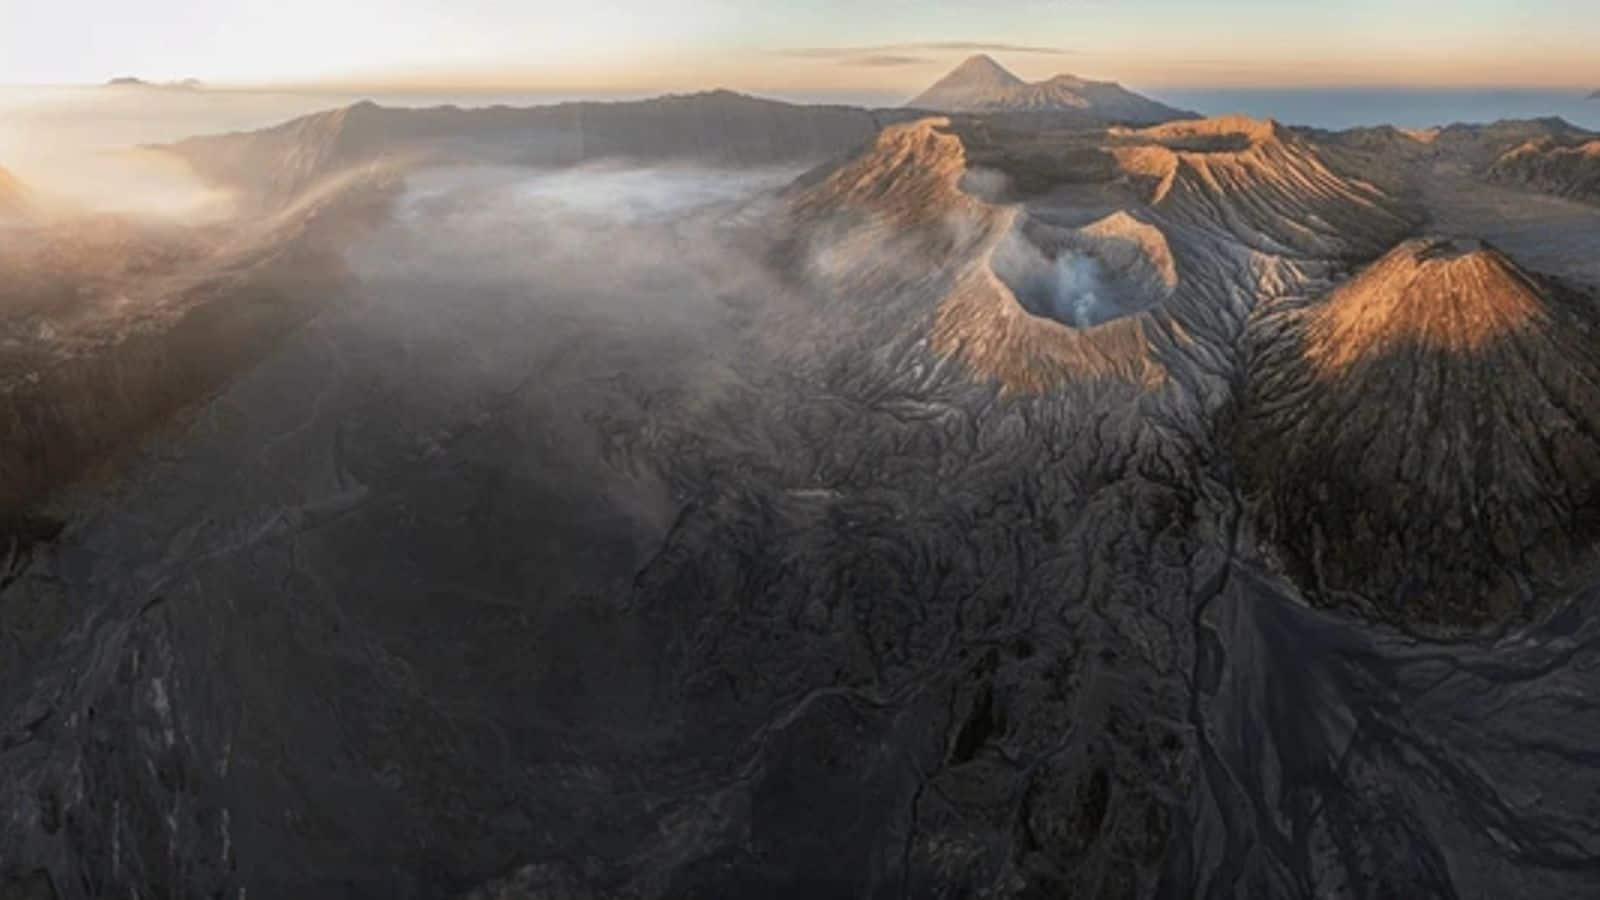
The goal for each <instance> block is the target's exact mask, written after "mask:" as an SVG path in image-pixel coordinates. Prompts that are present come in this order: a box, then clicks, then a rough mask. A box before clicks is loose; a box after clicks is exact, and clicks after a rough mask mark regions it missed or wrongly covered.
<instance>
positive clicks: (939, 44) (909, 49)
mask: <svg viewBox="0 0 1600 900" xmlns="http://www.w3.org/2000/svg"><path fill="white" fill-rule="evenodd" d="M774 52H775V53H776V54H777V55H778V56H789V57H795V58H799V59H831V60H839V61H840V62H844V63H848V64H852V65H874V64H877V65H909V64H911V63H912V62H913V61H914V62H927V61H928V60H926V59H922V58H920V57H915V56H911V55H910V54H914V53H1032V54H1039V55H1045V56H1065V55H1067V54H1069V53H1071V52H1072V51H1071V50H1068V49H1066V48H1065V47H1046V46H1038V45H1032V44H995V43H984V42H977V41H924V42H919V43H906V44H877V45H872V46H865V47H790V48H786V49H783V50H776V51H774ZM869 59H879V60H887V59H894V60H897V62H895V63H867V62H864V61H865V60H869Z"/></svg>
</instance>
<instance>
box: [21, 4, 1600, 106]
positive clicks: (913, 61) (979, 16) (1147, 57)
mask: <svg viewBox="0 0 1600 900" xmlns="http://www.w3.org/2000/svg"><path fill="white" fill-rule="evenodd" d="M1596 3H1597V0H1320V2H1303V0H1209V2H1195V0H989V2H977V0H783V2H779V0H586V2H578V0H564V2H560V3H557V2H551V0H0V84H90V83H99V82H103V81H105V80H107V79H109V78H112V77H115V76H137V77H141V78H145V79H148V80H176V79H180V78H190V77H193V78H199V79H201V80H203V81H205V82H207V83H208V84H211V85H214V86H237V87H263V86H276V87H342V86H356V87H361V88H368V89H371V88H379V87H389V88H394V89H397V90H425V89H440V90H452V91H462V90H484V91H548V92H553V93H560V92H566V93H574V94H577V93H585V92H587V93H596V94H603V93H629V92H650V91H676V90H698V89H706V88H711V87H727V88H731V89H735V90H744V91H750V92H757V93H767V94H774V95H789V96H827V95H839V96H844V95H848V94H850V93H852V92H863V93H879V94H891V95H892V94H903V95H906V96H909V95H910V94H912V93H915V92H916V91H917V90H919V89H921V88H922V87H925V86H926V85H927V84H928V83H929V82H931V81H932V80H933V79H935V78H937V77H938V76H939V75H940V74H941V73H942V72H943V71H945V70H946V69H948V68H949V67H951V66H952V65H954V64H955V63H956V62H958V61H959V60H960V59H962V58H963V57H965V56H968V55H970V54H972V53H975V52H989V53H990V54H991V55H993V56H995V57H996V58H997V59H999V60H1000V61H1001V62H1003V63H1004V64H1005V65H1007V66H1008V67H1009V68H1011V69H1012V70H1013V71H1015V72H1017V73H1018V74H1019V75H1022V76H1024V77H1028V78H1045V77H1048V76H1050V75H1053V74H1057V73H1061V72H1070V73H1073V74H1077V75H1080V76H1084V77H1090V78H1105V79H1109V80H1117V81H1121V82H1123V83H1125V84H1129V85H1131V86H1136V87H1147V88H1156V87H1212V86H1215V87H1228V86H1232V87H1251V86H1258V87H1301V86H1304V87H1326V86H1415V87H1423V86H1426V87H1447V86H1460V87H1480V86H1496V87H1529V88H1534V87H1562V88H1567V87H1585V88H1587V89H1590V90H1593V89H1596V88H1600V52H1597V51H1596V49H1595V48H1600V10H1597V8H1596Z"/></svg>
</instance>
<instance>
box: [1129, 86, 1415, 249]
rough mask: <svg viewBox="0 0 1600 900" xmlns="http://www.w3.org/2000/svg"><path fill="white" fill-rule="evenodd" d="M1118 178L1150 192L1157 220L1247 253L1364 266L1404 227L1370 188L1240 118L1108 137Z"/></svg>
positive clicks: (1389, 200) (1299, 142) (1311, 148)
mask: <svg viewBox="0 0 1600 900" xmlns="http://www.w3.org/2000/svg"><path fill="white" fill-rule="evenodd" d="M1113 137H1114V139H1115V140H1116V143H1114V144H1113V145H1112V152H1113V154H1114V155H1115V157H1116V159H1117V162H1118V164H1119V166H1120V167H1121V169H1122V171H1124V172H1125V173H1127V174H1128V175H1130V176H1133V177H1135V178H1139V179H1142V180H1144V181H1145V182H1146V183H1147V184H1148V185H1149V186H1150V193H1149V202H1150V205H1151V206H1152V207H1153V208H1155V209H1157V210H1160V211H1161V212H1162V213H1163V214H1164V215H1167V216H1170V217H1172V218H1174V219H1177V220H1180V221H1183V222H1185V223H1188V224H1191V225H1196V226H1200V227H1206V228H1221V229H1223V230H1225V231H1227V232H1228V233H1229V234H1230V235H1231V236H1232V237H1233V238H1234V239H1235V240H1237V241H1238V242H1239V243H1241V244H1243V245H1244V246H1246V247H1249V248H1251V249H1253V250H1258V251H1262V252H1268V253H1274V254H1289V255H1299V256H1315V257H1320V258H1325V259H1370V258H1372V257H1373V256H1376V255H1377V254H1379V253H1381V252H1383V250H1384V249H1386V248H1387V247H1389V246H1391V245H1392V244H1393V243H1394V241H1395V240H1397V239H1398V238H1399V237H1400V236H1402V235H1403V234H1405V233H1406V232H1407V231H1409V230H1410V228H1411V227H1413V225H1414V216H1413V214H1412V213H1410V212H1409V211H1408V210H1407V209H1406V208H1405V207H1404V205H1403V204H1402V203H1401V202H1400V201H1398V200H1396V199H1395V198H1394V197H1392V196H1390V195H1389V194H1388V193H1386V192H1385V191H1384V190H1382V189H1381V188H1379V187H1378V186H1377V185H1375V184H1372V183H1370V182H1368V181H1364V180H1361V179H1357V178H1353V177H1351V176H1349V175H1348V174H1344V173H1341V172H1338V171H1335V169H1334V168H1333V166H1332V165H1331V164H1330V163H1329V161H1328V160H1327V159H1325V158H1324V156H1323V154H1322V152H1321V151H1319V149H1318V148H1317V147H1316V146H1315V145H1314V144H1313V143H1311V142H1310V141H1308V140H1306V139H1305V138H1302V137H1300V136H1299V135H1296V134H1294V133H1293V132H1292V131H1290V130H1289V129H1286V128H1284V127H1282V126H1281V125H1279V124H1278V123H1276V122H1271V121H1257V120H1254V119H1246V118H1240V117H1222V118H1215V119H1203V120H1198V121H1193V122H1174V123H1170V124H1167V125H1160V126H1157V127H1154V128H1147V129H1143V130H1137V131H1135V130H1126V129H1121V130H1114V131H1113Z"/></svg>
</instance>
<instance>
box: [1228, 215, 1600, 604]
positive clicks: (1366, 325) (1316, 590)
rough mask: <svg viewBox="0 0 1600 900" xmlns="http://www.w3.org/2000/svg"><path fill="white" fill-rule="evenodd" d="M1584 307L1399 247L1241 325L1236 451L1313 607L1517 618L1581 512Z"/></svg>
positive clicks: (1486, 256) (1592, 493)
mask: <svg viewBox="0 0 1600 900" xmlns="http://www.w3.org/2000/svg"><path fill="white" fill-rule="evenodd" d="M1597 336H1600V323H1597V322H1596V318H1595V313H1594V311H1593V305H1592V301H1591V300H1589V299H1587V298H1583V297H1580V296H1577V295H1575V294H1574V293H1572V292H1570V291H1569V290H1568V289H1567V288H1565V287H1563V286H1561V285H1559V284H1556V283H1552V282H1548V281H1544V280H1541V279H1538V278H1535V277H1533V276H1531V275H1529V274H1527V273H1525V272H1523V271H1522V270H1520V269H1519V268H1518V267H1517V266H1516V265H1515V264H1514V263H1512V262H1511V261H1510V260H1509V259H1507V258H1506V257H1505V256H1503V255H1502V254H1501V253H1499V252H1498V251H1496V250H1495V249H1493V248H1491V247H1488V246H1486V245H1482V244H1479V243H1478V242H1476V241H1469V240H1452V239H1419V240H1412V241H1407V242H1405V243H1403V244H1401V245H1400V246H1399V247H1397V248H1396V249H1395V250H1393V251H1392V252H1391V253H1389V254H1388V255H1386V256H1385V257H1384V258H1383V259H1381V260H1380V261H1379V262H1377V263H1375V264H1374V265H1372V266H1371V267H1370V268H1368V269H1367V270H1365V271H1364V272H1363V273H1362V274H1361V275H1359V276H1358V277H1356V278H1355V279H1353V280H1352V281H1350V282H1349V283H1347V284H1346V285H1344V286H1342V287H1341V288H1339V289H1338V290H1336V291H1334V292H1333V294H1331V295H1330V296H1329V297H1327V298H1326V299H1325V300H1323V301H1320V302H1317V303H1313V304H1309V305H1305V306H1301V307H1299V308H1294V309H1284V310H1276V311H1269V312H1268V313H1266V314H1265V315H1263V316H1261V317H1259V318H1258V319H1257V320H1256V321H1255V322H1253V323H1252V329H1251V334H1250V338H1249V342H1250V344H1251V354H1250V357H1251V358H1250V366H1249V389H1248V391H1247V399H1246V402H1245V411H1244V414H1243V417H1242V422H1243V424H1242V425H1241V428H1240V436H1239V440H1238V446H1237V450H1238V452H1239V453H1240V456H1241V460H1242V467H1241V468H1242V471H1243V472H1244V479H1245V482H1246V487H1247V490H1248V491H1249V493H1250V494H1251V496H1252V498H1253V500H1254V502H1255V503H1256V504H1257V505H1258V509H1259V511H1260V520H1261V528H1262V532H1263V536H1264V537H1265V538H1266V539H1267V540H1268V541H1269V542H1270V543H1271V544H1273V545H1275V546H1276V547H1277V548H1278V551H1279V552H1280V553H1281V554H1282V557H1283V561H1284V563H1285V565H1286V566H1287V567H1288V569H1289V570H1290V571H1291V573H1292V574H1294V575H1295V576H1296V577H1297V580H1298V581H1299V582H1300V583H1301V585H1302V586H1303V587H1304V588H1305V589H1307V591H1308V593H1309V594H1310V595H1311V596H1312V597H1313V599H1316V600H1318V601H1319V602H1324V603H1350V602H1353V603H1355V604H1356V605H1357V606H1359V607H1361V608H1364V609H1366V610H1367V611H1368V612H1369V613H1370V614H1373V615H1375V616H1377V617H1379V618H1384V619H1388V620H1391V621H1395V622H1400V623H1404V624H1407V625H1411V626H1415V627H1419V628H1423V629H1447V630H1448V629H1455V628H1461V627H1467V628H1472V627H1478V626H1486V625H1490V624H1494V623H1501V622H1504V621H1506V620H1507V619H1515V618H1519V617H1524V616H1527V615H1530V614H1532V613H1534V612H1536V610H1535V609H1534V608H1532V600H1531V595H1530V594H1529V593H1528V592H1527V585H1528V584H1529V583H1530V581H1531V582H1534V583H1538V582H1541V581H1543V582H1546V587H1548V586H1549V584H1550V583H1554V584H1559V582H1560V581H1561V579H1562V578H1563V577H1564V576H1565V575H1567V574H1568V573H1570V571H1571V566H1572V565H1573V563H1574V561H1575V558H1576V554H1577V553H1578V552H1579V551H1580V550H1582V549H1584V548H1585V547H1587V545H1588V543H1589V542H1590V540H1591V539H1592V538H1593V536H1594V534H1595V532H1596V526H1597V524H1600V360H1597V359H1596V358H1595V354H1594V352H1593V347H1594V341H1595V339H1596V337H1597Z"/></svg>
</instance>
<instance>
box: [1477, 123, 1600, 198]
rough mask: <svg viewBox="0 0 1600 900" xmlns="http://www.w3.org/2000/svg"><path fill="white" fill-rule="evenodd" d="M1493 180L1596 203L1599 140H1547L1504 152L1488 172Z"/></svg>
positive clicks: (1599, 184)
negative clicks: (1573, 141)
mask: <svg viewBox="0 0 1600 900" xmlns="http://www.w3.org/2000/svg"><path fill="white" fill-rule="evenodd" d="M1489 174H1490V177H1491V178H1493V179H1494V180H1496V181H1499V182H1502V183H1505V184H1513V185H1517V186H1524V187H1531V188H1533V189H1535V190H1539V191H1543V192H1545V193H1547V194H1555V195H1556V196H1558V197H1571V198H1573V199H1575V200H1586V201H1588V202H1590V203H1597V202H1600V138H1597V139H1594V140H1590V141H1585V142H1583V143H1580V144H1562V143H1557V142H1556V141H1555V140H1553V139H1551V138H1543V139H1539V140H1533V141H1529V142H1528V143H1526V144H1523V145H1521V146H1519V147H1517V148H1516V149H1515V150H1510V151H1508V152H1506V153H1505V154H1504V155H1503V156H1501V157H1500V158H1499V159H1497V160H1495V162H1494V165H1493V166H1491V167H1490V169H1489Z"/></svg>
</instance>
